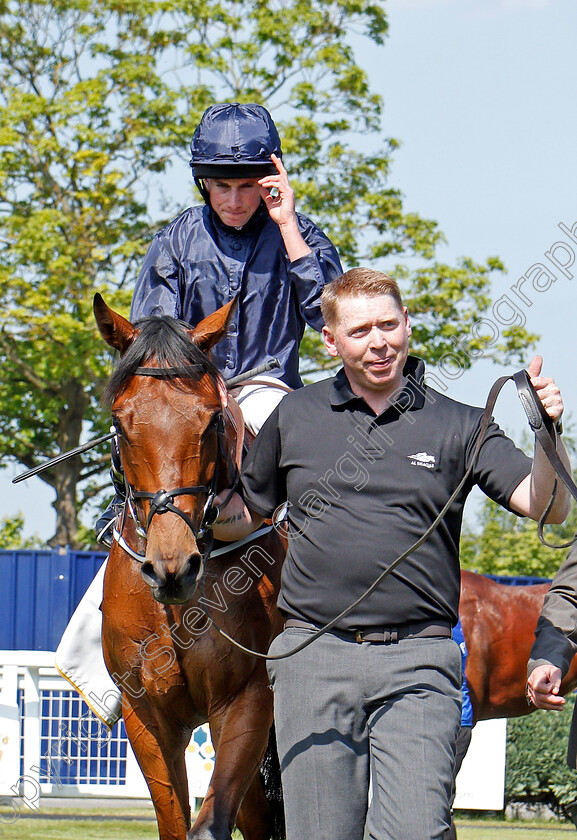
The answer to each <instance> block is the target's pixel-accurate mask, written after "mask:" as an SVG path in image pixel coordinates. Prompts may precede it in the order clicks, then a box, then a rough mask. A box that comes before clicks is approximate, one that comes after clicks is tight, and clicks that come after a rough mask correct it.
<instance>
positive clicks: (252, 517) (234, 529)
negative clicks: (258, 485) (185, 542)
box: [212, 490, 263, 542]
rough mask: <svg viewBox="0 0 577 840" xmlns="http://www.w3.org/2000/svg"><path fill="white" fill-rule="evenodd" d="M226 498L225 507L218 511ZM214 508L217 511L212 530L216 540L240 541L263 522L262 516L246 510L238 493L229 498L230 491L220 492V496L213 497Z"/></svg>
mask: <svg viewBox="0 0 577 840" xmlns="http://www.w3.org/2000/svg"><path fill="white" fill-rule="evenodd" d="M227 498H228V499H229V501H228V504H227V506H226V507H225V508H222V509H220V505H221V504H222V503H223V501H224V500H226V499H227ZM214 507H216V508H217V509H218V514H217V517H216V519H215V521H214V525H213V529H212V530H213V533H214V536H215V537H216V539H217V540H226V541H227V542H230V541H232V540H241V539H243V537H246V536H248V535H249V534H252V532H253V531H255V530H256V529H257V528H258V527H259V525H260V524H261V522H262V521H263V517H262V516H258V515H257V514H256V513H253V512H252V511H250V510H249V509H248V508H247V506H246V505H245V503H244V502H243V500H242V498H241V497H240V496H239V495H238V493H233V494H232V496H231V495H230V490H221V492H220V494H219V495H218V496H215V499H214Z"/></svg>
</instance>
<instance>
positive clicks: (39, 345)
mask: <svg viewBox="0 0 577 840" xmlns="http://www.w3.org/2000/svg"><path fill="white" fill-rule="evenodd" d="M384 9H385V4H384V0H377V2H374V0H322V2H321V0H267V1H266V2H264V0H203V2H198V0H160V1H159V0H156V2H149V0H126V1H125V2H118V1H117V0H50V2H47V0H5V2H3V3H2V4H1V5H0V248H1V249H2V260H1V261H0V308H1V311H2V323H1V326H0V361H1V364H2V379H1V381H0V452H1V453H2V455H1V456H0V464H6V463H7V461H9V460H12V461H17V462H19V463H21V464H23V465H25V466H26V467H28V468H30V467H32V466H35V465H36V464H37V463H38V462H39V461H42V460H44V459H46V458H48V457H51V456H53V455H54V454H56V453H58V452H60V451H63V450H67V449H71V448H73V447H74V446H76V445H77V444H78V443H79V442H80V440H81V438H82V437H83V436H84V437H91V436H95V435H99V434H101V433H102V432H103V431H105V429H106V417H105V416H104V415H103V413H102V410H101V408H100V406H99V393H100V390H101V387H102V384H103V381H104V380H105V378H106V377H107V373H108V355H107V352H106V351H105V349H104V346H103V344H102V342H101V341H100V339H99V338H98V336H97V335H96V331H95V327H94V324H93V320H92V315H91V300H92V296H93V293H94V292H95V291H99V292H101V293H102V294H103V295H104V296H105V297H106V299H107V300H108V301H109V302H110V303H112V304H113V305H115V306H117V307H120V308H121V309H122V310H123V311H125V312H127V310H128V306H129V301H130V296H131V291H132V285H133V281H134V278H135V276H136V273H137V269H138V265H139V263H140V260H141V258H142V255H143V253H144V250H145V247H146V245H147V243H148V241H149V240H150V239H151V237H152V234H153V232H154V231H156V230H157V229H158V228H159V227H160V226H161V225H162V224H163V223H164V222H166V221H167V219H168V218H170V217H172V216H173V215H174V214H175V213H176V212H177V211H178V210H180V209H183V207H184V206H186V205H187V204H190V203H191V200H195V199H192V181H191V180H190V181H187V183H189V184H190V187H189V188H188V189H186V190H183V189H182V187H181V182H182V181H183V180H184V177H185V175H184V173H185V172H186V171H187V157H188V154H187V145H188V142H189V140H190V137H191V134H192V131H193V128H194V126H195V125H196V123H197V122H198V119H199V118H200V116H201V114H202V112H203V111H204V109H205V108H206V107H207V106H208V105H209V104H212V103H213V102H215V101H241V102H247V101H255V102H261V103H263V104H265V105H266V106H267V107H268V108H269V109H270V110H271V111H272V113H273V115H274V117H275V120H276V121H277V124H278V126H279V130H280V133H281V136H282V138H283V146H284V151H285V161H286V163H287V167H288V169H289V171H290V173H291V178H292V183H293V185H294V187H295V191H296V193H297V197H298V201H299V207H300V208H301V209H303V210H304V211H305V212H307V213H308V214H309V215H310V216H311V217H312V218H314V219H315V221H317V222H318V223H319V224H320V225H321V226H323V227H324V228H325V229H326V230H327V232H328V233H329V234H330V235H331V237H332V238H333V240H334V242H335V244H336V245H337V247H338V248H339V250H340V253H341V255H342V258H343V262H344V263H345V264H346V265H348V266H352V265H354V264H358V263H369V264H375V265H378V267H384V268H386V269H387V270H389V271H391V272H396V273H397V274H398V276H399V277H400V279H401V283H402V286H403V288H404V291H405V293H406V297H407V301H408V303H409V306H410V307H411V309H412V311H413V314H414V317H415V322H418V323H416V329H415V342H416V347H417V349H418V350H419V351H420V352H421V353H422V354H423V355H424V356H425V357H427V358H428V359H430V360H435V359H438V358H440V356H442V354H443V353H444V352H445V350H446V348H451V347H453V345H454V337H455V336H456V335H459V336H465V342H464V346H465V348H468V349H467V352H466V353H465V364H466V365H468V364H469V363H470V359H471V358H473V357H474V354H475V352H476V349H475V340H474V339H472V338H470V337H469V338H467V336H470V330H471V326H472V324H473V323H474V322H475V319H477V318H478V317H479V315H480V314H482V313H483V312H484V311H485V310H486V309H487V307H488V305H489V294H490V278H491V273H492V272H493V271H494V270H497V271H499V270H501V268H502V266H501V265H500V264H499V262H498V261H497V260H488V261H487V262H486V263H484V264H476V263H474V262H473V261H471V260H467V259H464V260H462V261H461V262H460V263H459V264H458V265H457V266H454V267H451V266H445V265H439V264H437V263H436V262H435V249H436V246H437V245H438V244H439V243H441V242H442V241H443V235H442V233H441V231H440V230H439V228H438V226H437V224H436V222H434V221H431V220H427V219H422V218H421V217H420V216H419V215H418V214H416V213H414V212H406V211H405V210H404V208H403V201H402V193H401V191H400V190H399V189H398V188H395V187H394V186H392V185H391V183H390V164H391V155H392V153H393V151H394V149H395V148H396V146H397V145H398V144H397V141H396V140H395V139H394V138H387V139H383V138H382V128H381V111H382V101H381V98H380V97H379V96H378V95H376V94H375V93H374V92H373V91H372V90H371V88H370V84H369V79H368V76H367V74H366V72H365V71H364V70H363V69H362V67H361V66H360V64H359V63H358V61H357V58H356V56H355V52H354V49H353V39H354V43H356V44H362V43H363V39H365V40H368V41H372V42H373V43H376V44H383V42H384V39H385V36H386V35H387V19H386V15H385V11H384ZM171 165H172V166H173V167H174V171H175V172H177V173H178V187H174V190H175V193H176V194H175V195H174V196H171V195H168V196H167V193H169V192H170V189H171V188H170V187H169V180H168V174H169V167H170V166H171ZM173 183H174V181H173ZM414 258H416V260H417V265H416V268H415V269H413V270H409V269H408V268H407V264H408V263H407V260H408V259H414ZM397 261H399V262H398V265H397ZM530 338H531V337H530V336H528V335H527V334H526V333H525V332H524V331H518V332H517V333H516V334H508V335H507V334H503V336H501V338H500V340H499V342H498V343H496V344H494V345H493V346H492V348H491V350H492V352H493V353H503V352H512V353H516V354H519V353H520V352H521V349H525V348H526V345H527V343H528V341H529V340H530ZM307 341H308V342H309V343H308V344H307V345H306V348H305V352H306V353H308V355H309V357H310V362H309V367H314V366H315V365H317V362H316V361H315V359H314V354H315V353H317V354H318V342H317V343H316V344H315V342H311V341H310V339H307ZM469 351H470V352H469ZM106 462H107V456H106V453H105V452H104V451H100V452H94V451H93V452H92V453H91V454H87V455H86V456H84V458H83V460H80V459H75V460H71V461H66V462H64V463H63V464H61V465H60V466H58V467H56V468H53V469H52V470H50V471H47V472H44V473H42V474H41V477H42V478H43V479H44V480H45V481H46V482H48V483H49V484H50V486H51V487H52V488H53V489H54V491H55V495H56V502H55V508H56V511H57V531H56V534H55V536H54V538H53V540H52V541H51V542H52V543H53V544H70V545H71V546H74V545H75V544H76V536H77V526H78V522H77V513H78V510H79V509H80V508H82V506H83V505H84V504H85V503H86V502H87V501H90V500H91V499H92V498H94V497H95V496H96V495H97V494H98V493H99V491H100V490H101V489H102V487H103V486H105V485H106V483H107V480H106V473H105V466H106Z"/></svg>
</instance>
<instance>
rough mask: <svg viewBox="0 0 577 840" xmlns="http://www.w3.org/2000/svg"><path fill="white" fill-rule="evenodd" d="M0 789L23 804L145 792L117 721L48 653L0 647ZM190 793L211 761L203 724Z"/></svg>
mask: <svg viewBox="0 0 577 840" xmlns="http://www.w3.org/2000/svg"><path fill="white" fill-rule="evenodd" d="M0 744H1V748H0V796H2V797H11V798H13V797H16V798H18V799H19V800H20V801H21V802H23V804H25V805H27V806H28V807H30V808H36V807H38V801H39V798H40V796H42V797H45V796H58V797H84V796H86V797H90V796H98V797H103V796H104V797H122V798H138V799H140V798H148V788H147V786H146V783H145V781H144V778H143V776H142V773H141V772H140V769H139V767H138V764H137V762H136V759H135V757H134V753H133V752H132V749H131V747H130V744H129V742H128V739H127V737H126V732H125V730H124V726H123V724H122V723H120V724H118V725H117V726H116V727H115V728H114V730H113V731H112V733H109V732H108V729H107V728H106V727H105V726H104V725H103V724H102V723H101V722H100V721H99V720H98V718H96V717H95V716H94V715H93V714H92V712H91V711H90V710H89V709H88V707H87V706H86V704H85V703H84V702H83V701H82V699H81V698H80V697H79V696H78V694H77V693H76V692H75V691H74V690H73V689H72V687H71V686H70V685H69V683H68V682H67V681H66V680H65V679H63V678H62V677H61V676H60V675H59V674H58V672H57V671H56V669H55V668H54V653H50V652H48V653H47V652H37V651H0ZM186 760H187V771H188V777H189V789H190V795H191V797H202V796H204V794H205V793H206V788H207V786H208V782H209V780H210V775H211V773H212V767H213V748H212V744H211V742H210V735H209V733H208V727H207V726H204V727H200V728H199V729H197V730H195V732H194V734H193V737H192V739H191V742H190V745H189V747H188V750H187V755H186Z"/></svg>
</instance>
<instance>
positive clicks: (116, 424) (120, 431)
mask: <svg viewBox="0 0 577 840" xmlns="http://www.w3.org/2000/svg"><path fill="white" fill-rule="evenodd" d="M112 426H113V427H114V431H115V432H116V434H117V435H118V437H119V438H125V437H126V435H125V434H124V429H123V428H122V423H121V422H120V420H119V419H118V417H113V418H112Z"/></svg>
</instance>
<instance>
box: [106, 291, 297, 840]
mask: <svg viewBox="0 0 577 840" xmlns="http://www.w3.org/2000/svg"><path fill="white" fill-rule="evenodd" d="M233 307H234V301H232V302H231V303H230V304H227V305H226V306H224V307H222V308H221V309H219V310H218V311H217V312H215V313H214V314H213V315H211V316H209V317H208V318H206V319H204V320H203V321H202V322H201V323H200V324H199V325H198V326H197V327H196V328H195V329H190V327H188V325H185V324H183V323H181V322H178V321H175V320H174V319H170V318H164V317H163V318H159V317H155V318H146V319H143V321H140V322H139V323H138V326H134V325H133V324H131V323H130V322H129V321H127V320H126V319H125V318H123V317H122V316H121V315H119V314H118V313H116V312H114V311H113V310H112V309H110V308H109V307H108V306H107V305H106V303H105V302H104V300H103V299H102V297H101V296H100V295H96V296H95V298H94V314H95V317H96V322H97V324H98V328H99V330H100V332H101V334H102V337H103V338H104V340H105V341H106V342H107V343H108V344H109V345H110V346H111V347H113V348H115V349H116V350H118V351H119V353H120V360H119V362H118V366H117V368H116V371H115V372H114V373H113V375H112V377H111V379H110V381H109V383H108V388H107V394H106V395H105V398H106V399H107V400H108V402H109V403H110V404H111V407H112V418H113V425H114V427H115V430H116V432H117V437H118V441H119V449H120V456H121V461H122V466H123V469H124V473H125V481H126V489H127V504H126V506H125V513H124V514H123V515H122V518H121V519H120V520H117V523H116V533H115V540H114V543H113V545H112V548H111V551H110V557H109V560H108V566H107V569H106V575H105V581H104V599H103V604H102V614H103V631H102V642H103V649H104V657H105V661H106V665H107V668H108V670H109V672H110V674H111V675H112V677H113V679H114V680H115V681H116V682H117V684H118V685H119V687H120V688H121V690H122V695H123V716H124V721H125V725H126V731H127V734H128V738H129V740H130V743H131V745H132V748H133V750H134V753H135V755H136V758H137V760H138V763H139V765H140V767H141V769H142V772H143V774H144V777H145V779H146V781H147V784H148V787H149V789H150V794H151V797H152V801H153V804H154V808H155V811H156V817H157V822H158V831H159V836H160V840H184V838H188V840H230V838H231V832H232V830H233V827H234V825H235V824H236V825H237V826H238V828H239V829H240V830H241V831H242V833H243V835H244V837H245V840H268V838H269V837H271V834H272V817H273V815H272V812H271V808H270V806H269V803H268V801H267V799H266V797H265V793H264V790H263V785H262V781H261V778H260V776H259V766H260V763H261V760H262V758H263V755H264V753H265V750H266V747H267V743H268V739H269V731H270V729H271V725H272V722H273V697H272V691H271V690H270V688H269V680H268V676H267V673H266V668H265V664H264V660H263V659H259V658H257V657H255V656H251V655H248V654H247V653H243V652H242V651H239V650H238V649H237V648H235V647H233V646H232V645H231V644H230V643H229V642H228V641H226V640H225V639H224V638H223V637H222V636H221V635H220V634H219V632H218V630H217V629H216V627H215V625H218V626H220V627H221V628H222V629H223V630H224V631H225V632H227V633H229V634H230V635H232V636H233V637H234V638H235V639H236V640H238V641H239V642H240V643H242V644H243V645H245V646H246V647H247V648H250V649H251V650H258V651H259V652H263V653H266V651H267V650H268V647H269V644H270V642H271V641H272V639H273V637H274V636H275V635H276V634H277V633H278V632H280V629H281V626H282V621H281V617H280V614H279V613H278V612H277V609H276V598H277V594H278V589H279V583H280V571H281V565H282V559H283V557H284V547H283V544H282V541H281V539H280V538H279V536H278V535H277V533H276V532H275V530H274V529H273V528H268V529H261V535H260V536H258V535H257V539H256V541H254V542H250V543H248V544H245V545H243V546H242V547H238V546H237V547H236V548H233V549H232V550H228V549H223V551H224V553H222V554H221V556H219V557H218V559H210V560H208V554H209V551H210V547H211V539H210V535H211V532H210V527H209V525H210V508H211V503H212V499H213V497H214V494H215V493H218V492H219V490H221V489H223V488H225V487H231V486H234V482H235V480H236V477H238V466H239V458H238V452H239V447H240V446H241V445H242V441H241V440H238V437H239V434H240V432H239V427H238V426H239V424H238V415H237V416H236V420H237V425H236V428H235V413H234V411H233V410H232V405H231V404H230V399H229V398H228V397H227V392H226V386H225V384H224V382H223V380H222V379H221V378H220V375H219V373H218V371H217V370H216V368H215V367H214V366H213V365H212V363H211V362H210V360H209V358H208V355H207V354H208V353H209V352H210V349H211V347H212V346H213V345H214V344H215V343H216V342H217V341H219V340H220V339H221V338H222V337H223V336H224V335H225V333H226V329H227V324H228V322H229V320H230V317H231V315H232V311H233ZM207 721H208V722H209V724H210V731H211V736H212V741H213V745H214V748H215V763H214V771H213V774H212V780H211V782H210V785H209V788H208V792H207V794H206V796H205V798H204V801H203V804H202V807H201V809H200V813H199V814H198V817H197V819H196V821H195V823H194V825H193V826H191V814H190V805H189V794H188V784H187V776H186V769H185V750H186V747H187V745H188V743H189V741H190V737H191V733H192V730H193V729H194V728H195V727H197V726H199V725H201V724H203V723H205V722H207Z"/></svg>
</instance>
